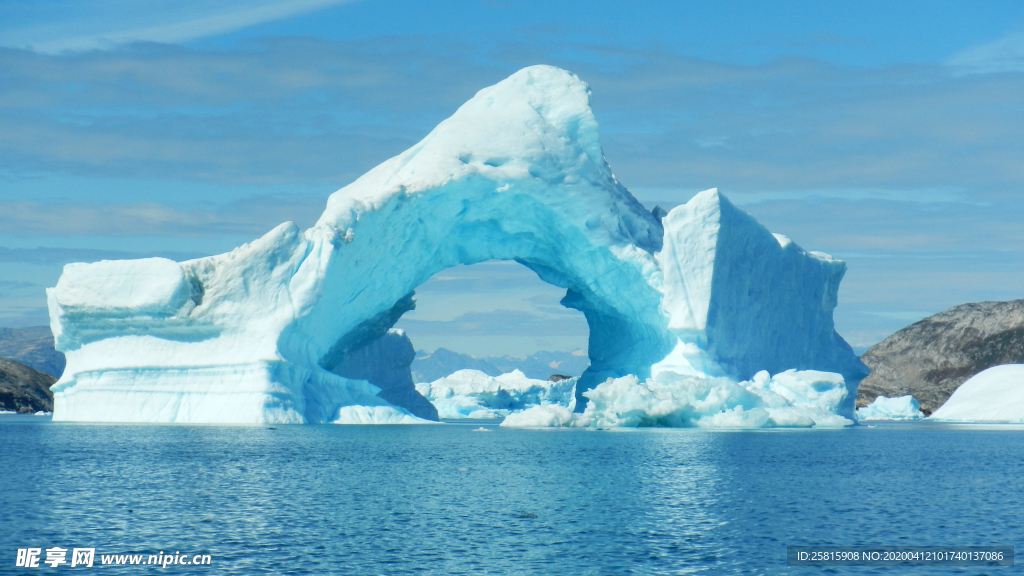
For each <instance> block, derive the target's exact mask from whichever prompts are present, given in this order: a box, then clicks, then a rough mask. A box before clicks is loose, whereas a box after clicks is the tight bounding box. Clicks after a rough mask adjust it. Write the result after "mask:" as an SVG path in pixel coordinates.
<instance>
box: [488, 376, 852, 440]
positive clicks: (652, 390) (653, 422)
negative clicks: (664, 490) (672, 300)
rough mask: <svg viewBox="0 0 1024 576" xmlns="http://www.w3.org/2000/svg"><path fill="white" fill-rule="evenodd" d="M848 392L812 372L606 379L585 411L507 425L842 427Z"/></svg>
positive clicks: (540, 411)
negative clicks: (741, 379) (739, 378)
mask: <svg viewBox="0 0 1024 576" xmlns="http://www.w3.org/2000/svg"><path fill="white" fill-rule="evenodd" d="M846 393H847V388H846V384H845V382H844V381H843V378H842V376H840V375H838V374H833V373H828V372H818V371H814V370H807V371H797V370H787V371H786V372H783V373H781V374H777V375H776V376H775V377H774V378H771V377H769V376H768V373H767V372H760V373H758V374H757V375H756V376H755V377H754V379H753V380H751V381H744V382H735V381H733V380H730V379H729V378H705V377H700V376H692V375H681V374H675V373H669V372H662V373H659V374H658V375H657V376H656V377H655V378H650V379H648V380H646V381H644V382H641V381H640V379H639V378H637V377H636V376H625V377H622V378H614V379H608V380H607V381H606V382H604V383H603V384H601V385H599V386H597V387H596V388H594V389H593V390H590V391H587V392H585V393H584V394H583V395H584V396H585V397H586V398H587V400H588V402H587V407H586V409H585V410H584V411H583V413H582V414H572V413H571V412H570V411H568V410H566V409H564V408H562V407H559V406H542V407H536V408H531V409H529V410H526V411H524V412H520V413H517V414H512V415H510V416H509V417H508V418H506V419H505V422H503V423H502V426H506V427H513V428H527V427H543V426H583V427H592V428H619V427H647V426H658V427H688V426H699V427H702V428H766V427H811V426H815V427H838V426H848V425H851V424H853V422H852V421H851V420H849V419H847V418H844V417H843V416H841V415H840V414H838V413H837V412H838V411H839V410H841V409H842V406H843V402H844V400H845V396H846Z"/></svg>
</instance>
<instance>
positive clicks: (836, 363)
mask: <svg viewBox="0 0 1024 576" xmlns="http://www.w3.org/2000/svg"><path fill="white" fill-rule="evenodd" d="M492 259H498V260H514V261H516V262H519V263H521V264H523V265H525V266H527V267H528V268H530V269H531V270H533V271H534V272H536V273H537V274H538V276H539V277H540V278H541V279H542V280H544V281H546V282H548V283H550V284H553V285H555V286H558V287H561V288H564V289H565V291H566V294H565V297H564V298H563V300H562V304H563V305H565V306H567V307H570V308H574V309H577V310H580V311H581V312H582V313H583V314H584V316H585V317H586V319H587V322H588V325H589V328H590V341H589V346H588V350H587V352H588V356H589V359H590V368H589V369H588V370H587V371H586V372H585V373H584V374H583V375H582V376H581V377H580V379H579V381H578V382H577V387H576V400H577V404H576V409H577V410H583V412H582V414H583V416H581V415H577V416H573V418H574V419H575V418H583V417H585V415H586V414H587V412H586V409H590V408H589V406H590V404H594V408H593V409H590V410H591V412H590V416H587V417H590V418H593V421H594V422H595V423H601V424H600V425H604V424H603V423H612V422H619V421H622V422H626V423H628V422H633V421H634V420H636V421H637V422H638V423H647V422H659V423H684V422H688V423H691V424H695V425H718V424H721V425H730V426H731V425H748V424H749V425H754V424H757V423H761V424H763V425H772V424H773V423H774V424H777V425H807V424H808V422H813V423H815V424H818V423H819V421H820V422H821V425H826V424H825V421H826V420H829V419H828V418H825V417H824V416H823V415H822V414H820V413H819V411H822V410H831V411H832V412H830V413H831V414H832V415H833V416H834V417H835V419H838V420H847V421H849V420H852V419H853V418H854V415H853V401H854V398H855V397H856V388H857V384H858V382H859V381H860V379H861V378H863V376H864V375H865V374H866V373H867V370H866V368H865V367H864V365H863V364H861V363H860V362H859V360H858V359H857V357H856V356H855V355H854V354H853V352H852V350H851V348H850V347H849V346H848V345H847V344H846V342H845V341H843V339H842V338H841V337H840V336H839V335H838V334H836V332H835V330H834V326H833V321H832V310H833V308H834V307H835V305H836V298H837V292H838V288H839V282H840V280H841V279H842V276H843V274H844V272H845V265H844V264H843V263H842V262H840V261H837V260H834V259H832V258H830V257H829V256H827V255H825V254H821V253H816V252H806V251H804V250H802V249H801V248H800V247H799V246H797V245H796V244H795V243H793V242H791V241H789V240H788V239H787V238H785V237H784V236H775V235H773V234H771V233H770V232H769V231H768V230H767V229H765V228H764V227H763V226H761V225H760V224H759V223H758V222H757V221H755V220H754V219H753V218H752V217H751V216H749V215H748V214H746V213H745V212H743V211H741V210H739V209H737V208H736V207H735V206H733V205H732V204H731V203H730V202H729V201H728V200H727V199H726V198H725V197H724V196H723V195H721V194H719V193H718V192H717V190H709V191H706V192H703V193H701V194H698V195H697V196H695V197H694V198H693V199H691V200H690V201H689V202H688V203H687V204H685V205H682V206H679V207H677V208H675V209H674V210H672V211H671V212H670V213H668V214H667V215H665V214H664V213H663V212H661V211H658V213H657V214H652V213H651V212H649V211H647V210H646V209H644V207H643V206H642V205H641V204H640V203H639V202H638V201H637V200H636V199H635V198H634V197H633V196H632V195H631V194H630V193H629V191H628V190H626V188H625V187H623V186H622V185H621V184H620V183H619V182H618V181H617V180H616V178H615V176H614V175H613V174H612V172H611V169H610V168H609V166H608V164H607V163H606V162H605V159H604V156H603V152H602V149H601V144H600V140H599V136H598V128H597V121H596V120H595V118H594V115H593V113H592V111H591V108H590V90H589V87H588V86H587V85H586V84H585V83H584V82H582V81H581V80H580V79H579V78H577V77H576V76H574V75H572V74H570V73H568V72H566V71H564V70H560V69H557V68H553V67H549V66H533V67H530V68H526V69H523V70H521V71H519V72H517V73H515V74H513V75H512V76H510V77H509V78H507V79H506V80H504V81H502V82H499V83H498V84H496V85H494V86H491V87H489V88H485V89H483V90H481V91H480V92H479V93H477V94H476V96H474V97H473V98H472V99H471V100H469V101H468V102H466V103H465V104H464V105H462V106H461V107H460V108H459V109H458V110H457V111H456V112H455V114H454V115H452V116H451V117H450V118H448V119H447V120H445V121H444V122H442V123H441V124H439V125H438V126H437V127H436V128H435V129H434V130H433V131H431V132H430V134H428V135H427V136H426V137H425V138H424V139H423V140H422V141H420V142H419V143H417V144H416V145H414V146H413V147H412V148H410V149H409V150H406V151H405V152H403V153H401V154H399V155H398V156H395V157H394V158H392V159H390V160H387V161H385V162H384V163H382V164H380V165H379V166H377V167H376V168H374V169H372V170H370V171H369V172H368V173H366V174H365V175H363V176H362V177H360V178H359V179H357V180H356V181H355V182H353V183H351V184H349V185H348V186H346V187H344V188H342V189H341V190H339V191H337V192H335V193H334V194H332V195H331V196H330V198H329V199H328V201H327V207H326V210H325V211H324V213H323V215H322V216H321V217H320V219H319V220H318V221H317V223H316V224H315V225H314V226H313V227H312V228H309V229H308V230H305V231H303V230H300V229H299V228H298V227H297V226H296V225H295V224H293V223H290V222H286V223H284V224H281V225H280V226H278V227H276V228H274V229H273V230H271V231H270V232H268V233H267V234H266V235H264V236H263V237H262V238H259V239H257V240H254V241H253V242H251V243H249V244H245V245H243V246H241V247H239V248H237V249H235V250H233V251H232V252H229V253H227V254H221V255H217V256H211V257H207V258H200V259H196V260H190V261H186V262H180V263H177V262H172V261H170V260H166V259H161V258H148V259H143V260H132V261H114V262H108V261H104V262H98V263H94V264H69V265H68V266H66V267H65V270H64V273H63V275H62V276H61V278H60V280H59V281H58V282H57V285H56V287H54V288H51V289H49V290H48V291H47V295H48V305H49V310H50V319H51V328H52V330H53V333H54V337H55V340H56V346H57V349H58V350H60V351H63V352H64V353H65V354H66V356H67V367H66V369H65V371H64V374H63V375H62V377H61V378H60V380H59V381H58V382H57V383H56V384H55V385H54V386H53V392H54V419H55V420H92V421H142V422H186V423H187V422H191V423H201V422H238V423H256V422H271V423H300V422H370V421H373V422H378V421H382V422H395V421H403V422H413V421H417V419H416V418H415V416H414V415H413V414H411V413H410V412H409V410H407V409H406V408H402V407H399V406H395V405H394V404H392V403H390V402H388V401H387V400H386V399H385V398H383V397H382V396H381V395H380V394H379V393H380V391H381V388H379V387H377V386H374V385H373V384H371V383H370V382H368V381H367V380H365V379H363V378H359V377H358V376H359V374H355V373H352V372H347V371H345V370H340V371H339V370H338V369H337V368H338V367H339V366H342V365H343V364H345V362H346V358H349V357H350V356H352V355H353V354H356V353H357V351H358V350H361V349H364V348H365V347H366V346H368V345H370V344H371V343H372V342H374V341H375V340H377V339H379V338H382V337H385V335H386V334H387V331H388V329H389V328H391V327H392V326H393V325H394V323H395V322H396V320H397V319H398V318H399V317H400V316H401V315H402V314H403V313H404V312H406V311H408V310H409V309H411V308H412V306H413V305H414V300H413V294H414V290H415V289H416V288H417V287H418V286H419V285H420V284H422V283H423V282H424V281H426V280H427V279H428V278H430V277H431V276H432V275H434V274H435V273H437V272H439V271H441V270H444V269H446V268H449V267H452V266H455V265H458V264H475V263H478V262H483V261H486V260H492ZM789 370H795V371H798V372H799V373H805V372H815V373H825V372H828V373H832V374H833V376H834V377H833V378H832V380H827V379H826V380H827V382H826V381H825V380H820V381H819V380H815V382H817V383H811V384H807V386H804V385H803V384H798V383H797V382H796V381H793V382H789V383H788V384H787V383H786V382H785V380H786V378H787V377H784V376H783V377H781V378H782V380H779V378H780V376H779V375H780V374H785V373H787V371H789ZM762 371H767V372H770V373H772V374H776V377H775V378H769V379H767V380H766V379H765V378H763V377H760V376H758V374H760V373H761V372H762ZM339 372H340V373H339ZM353 376H356V377H353ZM759 378H760V379H759ZM814 378H818V377H817V376H815V377H814ZM814 378H811V380H813V379H814ZM797 380H799V382H800V383H805V384H806V381H807V379H806V378H805V377H804V376H799V377H797ZM823 382H825V384H822V383H823ZM839 382H842V386H841V387H842V388H844V389H845V391H846V394H845V395H841V394H840V393H839V387H840V386H839V384H838V383H839ZM762 385H763V386H762ZM819 385H821V386H824V388H823V389H822V391H817V392H816V393H818V394H819V396H817V397H813V398H812V396H813V394H811V389H812V388H813V389H815V390H817V388H815V387H816V386H819ZM808 386H809V387H810V388H808ZM602 387H603V388H602ZM773 387H774V388H773ZM645 388H646V390H647V392H646V393H645V392H643V389H645ZM705 390H706V391H707V392H706V393H705ZM611 392H615V393H618V392H621V393H623V394H627V395H629V397H630V398H633V399H634V400H636V402H635V404H636V406H639V407H640V408H637V409H640V410H647V409H650V410H654V412H651V413H650V414H648V416H646V417H640V416H637V417H636V418H634V416H633V415H632V414H633V412H632V410H633V408H630V409H629V410H627V411H626V412H621V411H620V409H621V410H626V408H628V406H626V405H622V406H620V404H622V403H623V402H625V400H623V401H621V402H620V401H617V400H615V399H613V398H611V397H609V396H608V394H609V393H611ZM588 393H589V394H590V395H591V396H590V397H588V396H587V394H588ZM702 394H703V395H704V396H702ZM809 394H810V396H809ZM709 395H713V396H714V397H713V398H712V397H710V396H709ZM825 397H827V402H826V400H825ZM840 397H841V398H840ZM836 398H839V399H838V400H837V401H836V402H838V403H833V400H835V399H836ZM694 402H696V403H697V404H693V403H694ZM697 405H699V406H705V407H708V409H709V410H710V409H711V408H710V407H716V408H715V409H717V410H718V412H715V413H711V412H707V411H701V410H703V408H701V409H698V408H694V406H697ZM585 408H586V409H585ZM766 414H767V415H766ZM698 415H699V417H697V416H698ZM559 417H560V415H559ZM553 418H554V417H553ZM644 418H646V420H645V419H644ZM555 420H557V418H554V419H553V420H552V421H555ZM831 421H832V420H829V422H831ZM595 425H597V424H595Z"/></svg>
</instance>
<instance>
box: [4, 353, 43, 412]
mask: <svg viewBox="0 0 1024 576" xmlns="http://www.w3.org/2000/svg"><path fill="white" fill-rule="evenodd" d="M56 381H57V379H56V378H54V377H53V376H50V375H49V374H43V373H42V372H39V371H38V370H33V369H32V368H29V367H28V366H25V365H24V364H19V363H17V362H14V361H12V360H0V410H3V411H13V412H18V413H20V414H32V413H34V412H39V411H43V412H52V411H53V393H52V392H50V386H51V385H52V384H53V383H54V382H56Z"/></svg>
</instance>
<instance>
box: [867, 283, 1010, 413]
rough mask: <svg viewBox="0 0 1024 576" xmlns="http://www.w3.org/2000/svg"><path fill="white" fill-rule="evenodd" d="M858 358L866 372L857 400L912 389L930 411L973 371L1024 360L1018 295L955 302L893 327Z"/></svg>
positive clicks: (868, 399)
mask: <svg viewBox="0 0 1024 576" xmlns="http://www.w3.org/2000/svg"><path fill="white" fill-rule="evenodd" d="M860 359H861V361H862V362H864V363H865V364H867V365H868V367H869V368H871V375H870V376H868V377H867V378H865V379H864V380H863V381H861V383H860V393H859V395H858V396H857V406H866V405H868V404H870V403H871V402H872V401H873V400H874V399H875V397H876V396H887V397H890V398H892V397H894V396H903V395H906V394H912V395H913V396H914V398H917V400H918V402H920V403H921V409H922V410H924V411H925V412H926V413H931V412H933V411H935V410H936V409H937V408H938V407H939V406H942V404H943V403H945V401H946V400H947V399H948V398H949V397H950V395H952V394H953V391H954V390H956V389H957V387H958V386H960V385H961V384H963V383H964V382H965V381H966V380H967V379H968V378H970V377H971V376H974V375H975V374H977V373H978V372H981V371H982V370H984V369H986V368H990V367H992V366H997V365H1000V364H1022V363H1024V300H1012V301H1009V302H976V303H971V304H961V305H960V306H955V307H953V308H950V309H949V310H946V311H945V312H940V313H938V314H935V315H934V316H929V317H928V318H925V319H924V320H921V321H920V322H917V323H914V324H911V325H910V326H907V327H906V328H904V329H902V330H900V331H899V332H896V333H895V334H893V335H892V336H890V337H888V338H886V339H885V340H883V341H882V342H880V343H878V344H877V345H875V346H873V347H872V348H870V349H869V350H868V351H867V352H865V353H864V355H862V356H861V357H860Z"/></svg>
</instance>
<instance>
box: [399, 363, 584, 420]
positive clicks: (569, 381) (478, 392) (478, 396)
mask: <svg viewBox="0 0 1024 576" xmlns="http://www.w3.org/2000/svg"><path fill="white" fill-rule="evenodd" d="M416 390H417V391H418V392H419V393H420V394H421V395H423V396H424V397H425V398H426V399H427V400H430V402H431V403H432V404H433V405H434V406H435V407H436V408H437V413H438V415H439V416H440V417H441V418H446V419H458V418H473V419H492V418H503V417H505V416H508V415H509V414H511V413H513V412H516V411H520V410H525V409H527V408H532V407H534V406H547V405H560V406H563V407H565V408H566V409H567V410H572V409H573V408H574V407H575V405H576V397H575V390H576V379H575V378H566V379H562V380H555V381H552V380H534V379H531V378H527V377H526V376H525V375H523V373H522V372H520V371H519V370H514V371H512V372H509V373H507V374H501V375H499V376H494V377H492V376H489V375H487V374H485V373H483V372H480V371H479V370H468V369H467V370H459V371H457V372H455V373H454V374H452V375H450V376H446V377H444V378H440V379H438V380H435V381H433V382H430V383H419V384H416Z"/></svg>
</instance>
